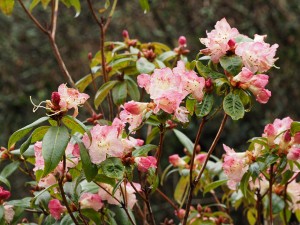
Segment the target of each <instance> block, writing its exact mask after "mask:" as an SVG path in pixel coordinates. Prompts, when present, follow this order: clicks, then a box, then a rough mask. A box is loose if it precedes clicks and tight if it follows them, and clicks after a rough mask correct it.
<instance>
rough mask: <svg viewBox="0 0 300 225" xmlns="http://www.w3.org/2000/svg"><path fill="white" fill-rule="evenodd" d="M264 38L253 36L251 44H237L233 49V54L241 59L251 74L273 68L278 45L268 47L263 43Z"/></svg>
mask: <svg viewBox="0 0 300 225" xmlns="http://www.w3.org/2000/svg"><path fill="white" fill-rule="evenodd" d="M265 37H266V35H264V36H260V35H255V37H254V40H253V41H252V42H242V43H239V44H238V45H237V47H236V49H235V54H236V55H238V56H240V57H242V61H243V64H244V65H245V67H247V68H248V69H249V70H251V71H252V72H253V73H256V72H260V73H261V72H266V71H268V70H269V69H270V68H271V67H272V66H274V63H275V61H276V60H277V58H274V57H275V54H276V50H277V48H278V44H274V45H272V46H270V44H268V43H265V42H264V38H265Z"/></svg>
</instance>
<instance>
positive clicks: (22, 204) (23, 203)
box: [7, 197, 32, 208]
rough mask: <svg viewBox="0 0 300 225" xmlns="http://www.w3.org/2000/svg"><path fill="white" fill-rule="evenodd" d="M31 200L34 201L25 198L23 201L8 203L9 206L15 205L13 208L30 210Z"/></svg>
mask: <svg viewBox="0 0 300 225" xmlns="http://www.w3.org/2000/svg"><path fill="white" fill-rule="evenodd" d="M31 200H32V197H25V198H22V199H16V200H11V201H8V202H7V204H9V205H13V206H18V207H23V208H26V207H27V208H29V207H30V205H31Z"/></svg>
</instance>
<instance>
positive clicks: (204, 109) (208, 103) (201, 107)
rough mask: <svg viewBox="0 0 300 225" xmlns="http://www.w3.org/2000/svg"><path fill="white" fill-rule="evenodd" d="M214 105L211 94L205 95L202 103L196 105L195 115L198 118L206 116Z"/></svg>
mask: <svg viewBox="0 0 300 225" xmlns="http://www.w3.org/2000/svg"><path fill="white" fill-rule="evenodd" d="M213 105H214V96H213V95H212V94H207V93H206V94H205V95H204V98H203V100H202V102H200V103H197V104H196V108H195V114H196V116H198V117H204V116H207V115H208V114H209V113H210V111H211V109H212V107H213Z"/></svg>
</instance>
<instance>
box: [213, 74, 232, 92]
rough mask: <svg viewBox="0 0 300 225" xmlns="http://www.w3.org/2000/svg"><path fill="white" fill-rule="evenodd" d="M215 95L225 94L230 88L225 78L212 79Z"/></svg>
mask: <svg viewBox="0 0 300 225" xmlns="http://www.w3.org/2000/svg"><path fill="white" fill-rule="evenodd" d="M214 85H215V88H216V94H217V95H220V96H221V95H223V94H226V93H227V92H228V90H229V88H230V84H229V81H228V79H227V78H218V79H215V80H214Z"/></svg>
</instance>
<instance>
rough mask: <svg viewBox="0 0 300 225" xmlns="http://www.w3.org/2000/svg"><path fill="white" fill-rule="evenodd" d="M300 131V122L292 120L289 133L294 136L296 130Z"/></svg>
mask: <svg viewBox="0 0 300 225" xmlns="http://www.w3.org/2000/svg"><path fill="white" fill-rule="evenodd" d="M299 131H300V122H298V121H294V122H292V124H291V134H292V136H294V135H295V134H296V133H297V132H299Z"/></svg>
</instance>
